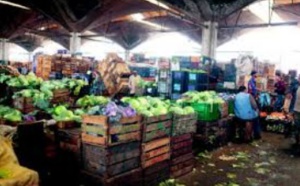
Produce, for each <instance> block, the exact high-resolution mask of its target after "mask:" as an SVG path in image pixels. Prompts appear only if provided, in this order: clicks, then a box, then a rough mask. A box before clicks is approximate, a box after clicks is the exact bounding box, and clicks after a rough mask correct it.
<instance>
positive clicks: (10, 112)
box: [0, 105, 22, 122]
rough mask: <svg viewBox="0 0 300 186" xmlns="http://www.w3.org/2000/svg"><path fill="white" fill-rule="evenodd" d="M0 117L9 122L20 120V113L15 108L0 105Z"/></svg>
mask: <svg viewBox="0 0 300 186" xmlns="http://www.w3.org/2000/svg"><path fill="white" fill-rule="evenodd" d="M0 118H2V119H5V120H7V121H10V122H20V121H22V113H21V112H20V111H18V110H16V109H13V108H10V107H7V106H3V105H0Z"/></svg>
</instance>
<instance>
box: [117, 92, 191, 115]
mask: <svg viewBox="0 0 300 186" xmlns="http://www.w3.org/2000/svg"><path fill="white" fill-rule="evenodd" d="M122 101H123V102H125V103H129V104H130V105H131V106H132V108H134V109H135V110H136V111H137V113H139V114H141V115H144V116H147V117H152V116H160V115H165V114H168V113H176V114H178V115H187V114H191V113H194V109H193V108H191V107H184V108H183V107H182V106H180V105H179V104H176V103H171V102H170V100H161V99H159V98H154V97H150V96H147V97H137V98H130V97H125V98H123V99H122Z"/></svg>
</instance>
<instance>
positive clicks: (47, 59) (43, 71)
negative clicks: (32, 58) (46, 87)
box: [36, 55, 52, 80]
mask: <svg viewBox="0 0 300 186" xmlns="http://www.w3.org/2000/svg"><path fill="white" fill-rule="evenodd" d="M51 66H52V56H46V55H45V56H39V57H38V59H37V66H36V76H38V77H40V78H42V79H44V80H47V79H49V76H50V74H51Z"/></svg>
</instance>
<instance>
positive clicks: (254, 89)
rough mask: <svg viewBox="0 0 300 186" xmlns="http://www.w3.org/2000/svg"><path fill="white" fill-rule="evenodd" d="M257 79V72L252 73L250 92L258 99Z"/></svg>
mask: <svg viewBox="0 0 300 186" xmlns="http://www.w3.org/2000/svg"><path fill="white" fill-rule="evenodd" d="M256 78H257V72H256V71H252V72H251V79H250V80H249V82H248V92H249V94H251V95H252V96H253V97H254V98H257V96H258V90H257V87H256Z"/></svg>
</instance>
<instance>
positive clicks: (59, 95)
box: [51, 89, 70, 104]
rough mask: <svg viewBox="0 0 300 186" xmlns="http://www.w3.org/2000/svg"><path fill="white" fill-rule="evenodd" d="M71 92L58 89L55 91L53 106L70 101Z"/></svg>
mask: <svg viewBox="0 0 300 186" xmlns="http://www.w3.org/2000/svg"><path fill="white" fill-rule="evenodd" d="M69 96H70V91H69V90H68V89H57V90H54V91H53V98H52V100H51V103H52V104H58V103H65V102H67V101H68V100H69Z"/></svg>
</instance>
